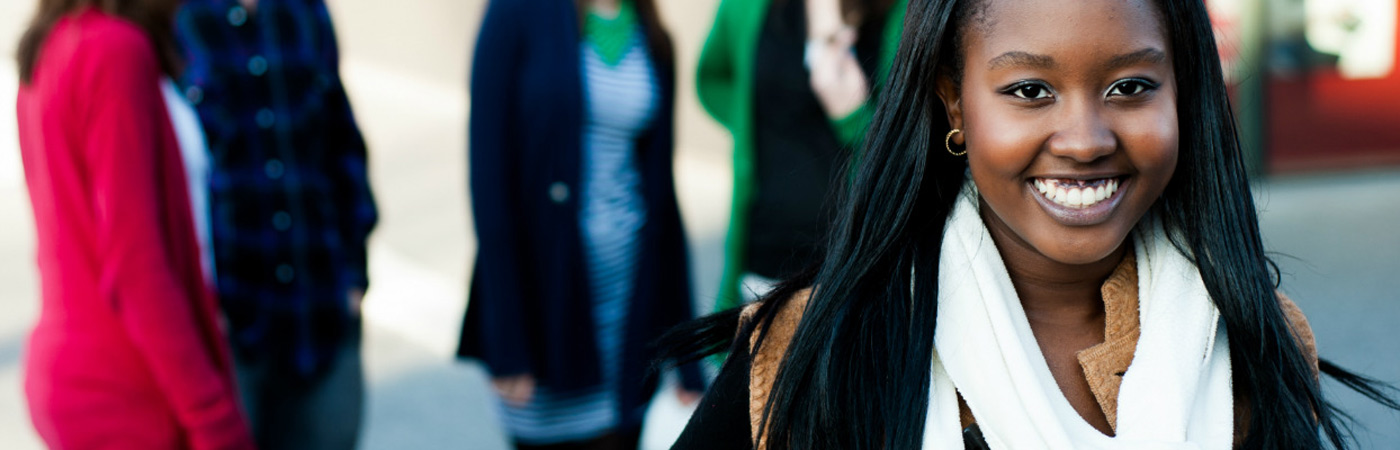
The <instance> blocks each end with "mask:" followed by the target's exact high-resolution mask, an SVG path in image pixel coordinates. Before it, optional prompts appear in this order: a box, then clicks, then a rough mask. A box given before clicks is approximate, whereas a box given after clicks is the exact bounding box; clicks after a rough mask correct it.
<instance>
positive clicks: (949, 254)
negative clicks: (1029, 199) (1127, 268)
mask: <svg viewBox="0 0 1400 450" xmlns="http://www.w3.org/2000/svg"><path fill="white" fill-rule="evenodd" d="M977 196H978V194H977V191H976V189H975V187H973V186H972V183H970V182H969V183H968V185H967V187H965V188H964V189H963V191H962V194H961V195H960V197H961V198H960V199H959V200H958V202H957V205H956V206H955V207H954V210H953V214H952V217H951V218H950V219H949V221H948V227H947V230H946V231H945V233H944V237H943V247H942V253H941V256H940V259H939V270H940V272H939V274H938V284H939V287H940V292H939V295H938V329H937V331H936V332H935V333H934V345H935V348H936V350H935V352H934V358H933V372H932V378H933V382H932V386H931V389H930V397H929V411H928V416H927V419H926V420H927V422H926V425H925V431H924V448H925V449H936V450H943V449H961V448H963V440H962V430H961V426H960V423H959V419H958V401H957V395H958V393H961V394H962V396H963V399H964V400H966V401H967V405H968V407H969V408H970V409H971V410H972V415H973V416H974V417H976V420H977V426H978V427H979V428H980V429H981V431H982V434H983V436H984V437H985V438H986V440H987V443H988V445H990V446H991V448H992V449H993V450H1002V449H1016V450H1026V449H1055V450H1074V449H1079V450H1084V449H1139V450H1156V449H1160V450H1167V449H1195V450H1214V449H1229V448H1230V446H1231V444H1232V441H1233V435H1234V410H1233V409H1234V401H1233V400H1234V399H1233V396H1232V395H1231V391H1230V352H1229V344H1228V343H1227V340H1226V336H1225V329H1224V327H1219V326H1218V324H1219V323H1220V319H1219V318H1220V313H1219V311H1217V310H1216V308H1215V305H1214V304H1213V303H1211V300H1210V295H1209V293H1207V291H1206V289H1205V285H1204V284H1202V282H1201V276H1200V273H1199V272H1198V271H1197V270H1196V267H1195V265H1194V264H1192V263H1191V261H1190V260H1188V259H1187V258H1186V257H1184V256H1183V255H1182V254H1181V253H1179V252H1178V251H1177V250H1176V248H1175V247H1173V246H1172V244H1171V243H1170V242H1169V241H1168V239H1167V237H1166V235H1165V233H1164V232H1163V230H1162V226H1161V225H1160V223H1159V222H1158V221H1156V220H1153V219H1151V216H1149V217H1148V218H1147V219H1144V220H1143V223H1142V224H1140V225H1139V226H1138V228H1137V229H1136V230H1135V232H1134V233H1133V245H1134V248H1135V250H1136V252H1137V253H1136V255H1137V264H1138V283H1139V288H1138V296H1139V298H1138V304H1139V314H1140V319H1141V337H1139V339H1138V344H1137V351H1136V353H1135V354H1134V357H1133V362H1132V365H1131V366H1129V368H1128V371H1127V373H1126V374H1125V375H1124V376H1123V381H1122V385H1121V387H1120V389H1119V394H1118V417H1117V428H1116V430H1115V431H1116V436H1114V437H1109V436H1105V435H1104V434H1103V433H1100V432H1099V431H1098V430H1096V429H1094V427H1093V426H1091V425H1089V423H1088V422H1085V421H1084V419H1083V418H1081V417H1080V416H1079V414H1078V413H1077V412H1076V411H1075V410H1074V407H1072V406H1070V404H1069V401H1068V400H1066V399H1065V396H1064V395H1063V394H1062V393H1061V392H1060V389H1059V386H1058V385H1057V384H1056V383H1055V379H1054V377H1053V376H1052V375H1051V374H1050V369H1049V366H1047V365H1046V362H1045V357H1044V356H1043V355H1042V354H1041V352H1040V347H1039V346H1038V345H1036V340H1035V336H1034V335H1033V334H1032V333H1031V328H1030V323H1029V322H1028V321H1027V320H1026V314H1025V311H1024V310H1023V309H1022V308H1021V302H1020V300H1019V299H1018V298H1017V296H1016V289H1015V287H1013V286H1012V284H1011V277H1010V276H1009V275H1008V274H1007V271H1006V266H1005V265H1004V264H1003V263H1002V260H1001V255H1000V254H999V253H998V252H997V249H996V244H995V243H993V242H992V237H991V235H990V234H989V233H988V232H987V227H986V226H985V225H984V224H983V223H982V219H981V217H980V216H979V215H978V201H977Z"/></svg>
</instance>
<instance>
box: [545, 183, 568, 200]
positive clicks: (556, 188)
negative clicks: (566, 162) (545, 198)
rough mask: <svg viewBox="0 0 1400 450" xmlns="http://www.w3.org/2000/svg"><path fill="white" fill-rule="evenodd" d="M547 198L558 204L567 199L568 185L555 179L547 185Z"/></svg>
mask: <svg viewBox="0 0 1400 450" xmlns="http://www.w3.org/2000/svg"><path fill="white" fill-rule="evenodd" d="M549 199H550V200H554V203H560V204H562V203H564V202H566V201H569V185H567V184H564V182H563V181H555V182H554V184H551V185H549Z"/></svg>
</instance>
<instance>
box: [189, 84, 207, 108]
mask: <svg viewBox="0 0 1400 450" xmlns="http://www.w3.org/2000/svg"><path fill="white" fill-rule="evenodd" d="M185 100H189V102H190V104H191V105H198V104H199V102H202V101H204V90H203V89H200V88H199V86H190V87H188V88H186V89H185Z"/></svg>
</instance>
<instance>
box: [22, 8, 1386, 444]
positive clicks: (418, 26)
mask: <svg viewBox="0 0 1400 450" xmlns="http://www.w3.org/2000/svg"><path fill="white" fill-rule="evenodd" d="M561 1H565V2H567V1H568V0H561ZM486 3H487V2H486V0H416V1H411V2H382V1H380V2H376V1H340V2H334V6H333V7H332V8H331V14H332V16H333V22H334V23H335V26H336V32H337V37H338V38H339V41H338V42H339V44H340V51H341V53H340V55H341V72H340V73H341V76H342V81H343V83H344V86H345V89H346V92H347V93H348V94H349V97H350V99H351V101H352V103H353V104H354V106H355V108H354V111H355V118H356V122H357V124H358V125H359V128H360V130H361V131H362V133H363V135H364V138H365V140H366V141H367V142H368V147H369V148H373V149H375V151H374V152H371V153H370V154H369V155H368V156H369V160H370V161H369V165H370V170H369V172H370V176H371V180H372V182H371V185H372V186H373V188H374V195H375V199H376V203H377V205H378V206H379V213H380V221H379V223H378V225H377V226H376V227H375V230H374V233H373V236H374V237H373V239H371V240H370V251H369V261H370V264H369V266H370V278H371V279H373V280H374V289H371V290H370V291H369V292H368V294H367V296H366V298H367V300H366V301H365V303H364V305H365V308H364V315H363V317H364V341H363V342H364V344H363V345H364V347H363V350H362V354H363V356H364V360H363V361H364V369H365V377H366V383H367V384H366V392H365V395H366V397H365V405H364V406H365V421H364V426H363V428H362V431H361V437H360V440H359V445H360V447H361V448H364V449H367V450H377V449H394V450H397V449H403V448H412V449H419V448H421V449H439V448H441V449H481V450H504V449H507V448H511V447H512V444H510V440H509V438H508V436H504V435H503V434H502V430H501V427H499V426H498V420H497V418H498V417H499V415H498V414H497V412H498V411H497V409H498V406H497V405H498V400H497V398H498V396H497V395H496V394H495V393H494V392H493V390H492V389H491V387H490V386H491V383H490V381H489V380H490V376H489V374H488V373H487V371H486V370H485V369H484V367H483V365H482V364H478V363H470V364H463V363H458V362H454V360H453V358H452V356H453V355H455V353H456V350H457V344H458V338H459V337H460V335H461V331H462V310H463V308H465V306H466V304H467V293H466V291H467V286H468V279H469V276H468V275H469V274H470V273H471V272H472V270H473V268H472V264H473V262H474V258H472V257H469V256H470V255H475V254H476V251H477V243H476V233H475V230H474V224H473V223H472V216H471V212H470V209H469V206H470V199H469V198H468V190H467V189H463V188H462V186H463V183H464V182H463V180H465V179H466V177H467V174H466V172H467V152H464V151H462V150H463V148H465V147H466V145H467V136H468V133H467V132H466V130H465V128H466V124H467V121H468V103H469V98H470V96H469V95H468V89H467V83H464V82H463V80H466V79H467V77H468V69H469V68H470V67H471V61H472V58H471V56H472V53H473V45H474V43H475V41H476V37H477V35H478V33H477V31H478V26H479V25H480V24H481V19H482V15H483V13H484V12H485V11H486ZM657 3H658V4H657V8H658V10H659V11H658V12H659V14H660V16H661V22H662V23H664V24H665V25H666V26H667V30H668V31H670V35H671V38H672V40H673V45H674V49H675V54H676V58H675V61H676V67H677V72H676V73H677V92H679V93H680V95H677V96H676V111H675V114H676V125H675V130H676V148H675V162H674V176H675V182H676V189H677V193H676V194H677V197H678V200H679V203H680V208H681V211H682V213H683V214H682V215H681V218H682V220H683V221H684V222H685V231H686V236H687V240H688V241H689V242H688V243H689V250H690V254H689V255H690V262H691V275H692V284H691V286H692V292H693V293H694V294H693V299H694V302H695V305H696V307H697V308H698V309H699V310H702V311H708V310H709V309H710V307H711V303H710V302H711V301H712V300H713V299H714V298H715V297H716V291H717V288H718V286H719V279H720V272H721V268H722V266H723V265H724V264H723V262H724V261H723V260H724V258H723V253H724V252H723V249H724V241H725V234H726V233H727V230H728V220H729V211H730V198H731V192H730V191H729V188H730V181H731V180H732V179H733V178H732V174H731V161H732V159H733V158H732V156H733V145H732V143H731V142H730V136H731V134H730V133H729V132H728V131H727V130H725V129H724V128H721V126H720V125H719V124H718V122H716V121H715V120H713V118H711V117H710V116H709V115H707V114H706V112H705V111H704V109H702V108H701V106H700V104H699V102H698V98H697V96H696V95H694V94H693V93H694V92H695V90H694V86H693V84H692V83H694V81H695V74H696V71H695V68H696V63H697V62H698V61H699V55H700V52H701V49H702V47H703V44H704V42H705V38H706V37H707V35H708V34H709V32H710V31H711V25H712V23H711V20H710V19H711V18H713V17H714V16H715V8H717V7H718V5H719V3H720V1H719V0H685V1H661V2H657ZM1343 3H1344V4H1345V6H1346V7H1345V8H1344V9H1346V10H1347V12H1345V13H1340V12H1337V11H1335V10H1336V9H1339V8H1341V6H1343ZM527 4H529V3H527ZM1208 4H1209V5H1210V6H1211V15H1212V18H1213V19H1217V20H1216V21H1217V22H1218V24H1217V25H1218V31H1221V34H1220V35H1219V36H1235V37H1245V36H1248V33H1243V34H1241V33H1237V32H1228V30H1227V29H1231V28H1233V29H1235V30H1252V31H1256V32H1259V33H1264V34H1265V36H1264V37H1263V38H1262V40H1261V42H1262V43H1263V44H1264V46H1263V47H1262V48H1264V49H1267V50H1269V51H1268V52H1266V53H1263V54H1258V53H1256V54H1255V56H1253V57H1240V55H1241V53H1240V52H1238V51H1237V50H1239V48H1240V46H1239V45H1238V44H1229V43H1222V45H1221V57H1222V59H1226V60H1231V61H1244V62H1251V63H1259V64H1265V63H1267V65H1266V66H1261V67H1267V68H1268V69H1267V70H1266V71H1262V72H1261V70H1265V69H1262V68H1256V69H1248V70H1243V71H1241V72H1240V74H1239V75H1242V76H1237V77H1236V78H1235V80H1237V82H1240V83H1243V82H1248V81H1251V80H1257V81H1259V82H1260V83H1261V85H1263V86H1266V87H1267V89H1266V90H1264V92H1268V93H1269V94H1268V95H1267V98H1260V97H1255V98H1256V99H1260V100H1255V101H1253V102H1250V101H1237V102H1236V103H1235V104H1236V106H1238V107H1240V109H1246V108H1265V113H1266V114H1264V116H1265V118H1266V119H1267V120H1265V121H1263V122H1258V123H1257V125H1258V126H1259V129H1261V130H1268V133H1269V135H1270V137H1269V139H1266V140H1264V141H1262V143H1261V144H1259V145H1258V146H1254V147H1252V148H1254V149H1256V150H1258V151H1259V152H1260V154H1261V155H1263V161H1265V162H1266V164H1265V166H1264V171H1263V172H1262V173H1263V174H1264V176H1263V177H1260V178H1257V179H1256V180H1257V183H1258V185H1257V186H1256V190H1255V192H1256V194H1257V195H1258V197H1259V198H1258V199H1256V201H1257V204H1258V205H1259V206H1260V227H1261V229H1262V231H1263V234H1264V238H1265V242H1266V244H1267V245H1268V248H1269V249H1270V250H1271V251H1275V252H1278V253H1279V254H1281V255H1285V256H1283V257H1280V258H1278V259H1277V262H1278V263H1279V266H1280V269H1281V272H1282V276H1283V279H1284V280H1285V283H1287V284H1288V285H1289V286H1291V290H1290V294H1292V295H1293V299H1294V300H1295V301H1297V303H1298V304H1299V306H1300V307H1301V308H1302V309H1303V311H1305V312H1306V313H1307V314H1308V319H1309V322H1310V323H1311V324H1312V326H1313V330H1314V332H1315V333H1316V335H1317V342H1318V347H1319V350H1320V351H1321V352H1322V353H1323V354H1326V355H1328V356H1329V358H1335V359H1334V360H1335V361H1336V362H1338V363H1339V364H1342V365H1344V366H1346V367H1354V368H1355V369H1357V370H1358V371H1361V372H1363V373H1367V374H1371V375H1374V376H1377V377H1378V378H1381V379H1383V380H1385V381H1388V382H1391V383H1400V358H1393V357H1389V356H1385V355H1396V354H1400V340H1396V339H1391V338H1390V336H1392V335H1393V334H1394V333H1393V329H1394V324H1395V323H1396V321H1397V318H1400V302H1396V301H1395V292H1400V277H1395V276H1394V274H1395V273H1400V256H1397V255H1400V233H1395V232H1394V231H1393V229H1394V228H1395V224H1396V223H1400V202H1396V201H1395V199H1396V198H1397V197H1400V170H1397V167H1400V166H1397V164H1396V162H1400V158H1396V156H1400V141H1397V140H1393V139H1391V137H1394V136H1396V135H1397V133H1396V131H1400V127H1395V126H1394V123H1395V121H1394V119H1393V117H1396V115H1395V114H1390V113H1389V112H1388V111H1391V110H1392V109H1391V108H1393V107H1396V106H1400V96H1397V94H1400V90H1397V89H1395V87H1400V83H1397V77H1400V68H1397V67H1395V66H1394V65H1393V64H1388V63H1387V62H1388V61H1400V59H1396V58H1393V57H1381V56H1379V55H1383V54H1392V55H1396V56H1400V55H1397V51H1400V47H1397V46H1396V44H1397V43H1400V35H1397V33H1396V30H1395V27H1394V24H1395V23H1397V21H1396V19H1397V18H1398V17H1400V16H1397V12H1396V11H1395V5H1396V4H1397V2H1396V0H1348V1H1346V2H1339V1H1337V0H1209V3H1208ZM38 5H39V1H38V0H19V1H0V48H6V49H10V50H11V51H13V49H15V48H16V47H17V46H18V42H19V37H20V34H21V32H22V31H23V29H24V28H25V26H26V24H27V19H29V18H30V17H31V16H32V15H33V12H34V11H35V10H36V9H37V7H38ZM230 5H231V3H230ZM1217 5H1225V6H1221V7H1217ZM1250 5H1254V6H1257V7H1258V8H1259V9H1250ZM1332 5H1336V7H1333V6H1332ZM1318 6H1322V7H1323V8H1318ZM1372 8H1389V9H1387V10H1388V11H1390V12H1388V13H1385V12H1377V11H1376V10H1375V9H1372ZM1252 24H1253V25H1252ZM1259 24H1263V25H1265V26H1259V27H1258V28H1251V26H1255V25H1259ZM1377 30H1379V31H1377ZM1387 30H1388V31H1387ZM1323 31H1326V33H1325V35H1319V33H1321V32H1323ZM1343 31H1344V32H1345V33H1341V32H1343ZM1285 32H1286V33H1285ZM1276 33H1285V34H1276ZM1373 33H1380V34H1379V35H1381V36H1388V37H1387V38H1385V39H1378V38H1375V37H1374V36H1376V34H1373ZM1314 35H1317V36H1319V38H1321V37H1324V36H1325V37H1328V39H1327V40H1325V41H1324V40H1320V39H1319V38H1312V37H1308V36H1314ZM1288 36H1295V37H1288ZM1297 36H1301V37H1297ZM1284 38H1286V39H1290V41H1288V42H1301V44H1298V45H1308V46H1310V47H1313V48H1314V50H1315V51H1316V52H1317V53H1320V54H1321V55H1320V56H1322V57H1324V58H1320V59H1318V60H1316V61H1314V62H1315V63H1317V64H1316V65H1310V66H1306V71H1304V72H1292V73H1291V74H1290V73H1289V72H1283V71H1281V70H1282V69H1283V67H1277V66H1276V64H1278V63H1279V62H1280V61H1282V60H1281V59H1279V58H1276V57H1275V56H1277V55H1279V54H1280V53H1279V52H1278V51H1276V50H1275V49H1274V46H1273V45H1274V44H1275V43H1277V42H1279V41H1277V39H1284ZM1339 38H1344V39H1339ZM575 42H576V43H577V41H575ZM1222 42H1223V41H1222ZM1387 51H1388V52H1389V53H1386V52H1387ZM1328 52H1336V53H1337V55H1336V58H1334V61H1341V60H1348V61H1363V62H1364V61H1366V60H1368V59H1369V60H1372V62H1373V63H1387V65H1386V66H1384V67H1381V68H1380V69H1383V70H1379V71H1375V70H1370V69H1367V70H1366V71H1359V72H1358V71H1356V70H1359V69H1363V67H1361V66H1351V64H1352V63H1346V64H1347V65H1348V66H1349V67H1355V70H1354V69H1347V72H1346V74H1343V73H1342V70H1340V69H1339V68H1337V66H1336V65H1335V64H1329V63H1326V62H1327V61H1328V59H1327V58H1331V56H1329V55H1332V53H1328ZM10 54H11V53H7V54H6V55H4V56H5V57H3V58H0V105H10V107H0V230H3V231H0V299H3V300H0V448H4V449H5V450H37V449H41V448H45V446H44V445H43V443H42V442H41V441H40V440H39V437H38V435H37V434H36V433H35V431H34V427H33V425H32V424H31V422H30V419H29V414H28V410H27V408H26V407H25V405H26V401H25V400H24V396H23V390H22V388H21V386H22V375H23V372H24V371H25V370H27V367H26V364H25V359H26V356H27V354H26V352H25V348H26V345H27V342H28V340H29V339H28V337H29V335H30V331H31V328H32V327H33V326H34V324H35V323H36V322H37V320H38V317H39V315H40V311H39V309H40V301H39V299H40V294H39V286H38V280H39V276H38V274H37V271H36V270H35V264H34V250H35V245H36V240H35V234H34V230H33V228H34V222H33V219H32V217H33V208H31V206H30V202H29V193H28V192H27V191H26V189H25V186H24V176H23V170H22V169H21V161H20V152H19V146H18V139H17V138H16V133H15V125H16V121H15V112H16V111H15V108H13V105H14V104H15V103H14V102H15V97H14V95H15V93H16V92H17V91H18V89H17V87H16V86H18V84H19V80H18V77H17V74H18V73H19V71H18V70H17V68H16V65H15V63H16V61H15V60H14V59H13V58H10V57H9V55H10ZM1245 54H1248V52H1245ZM575 55H576V56H577V55H578V54H577V53H576V54H575ZM1343 55H1344V56H1343ZM1249 66H1250V64H1239V65H1238V67H1241V68H1248V67H1249ZM1299 67H1303V66H1299ZM1371 69H1375V68H1374V67H1372V68H1371ZM579 70H581V69H579ZM1251 70H1252V72H1250V71H1251ZM1250 73H1253V74H1254V75H1253V76H1250V75H1249V74H1250ZM1285 77H1288V78H1285ZM872 80H875V79H873V78H872ZM1285 80H1291V82H1290V83H1283V81H1285ZM1295 88H1298V89H1306V90H1295ZM1343 92H1344V93H1345V94H1342V93H1343ZM1261 100H1267V101H1261ZM1288 102H1293V103H1288ZM1297 102H1303V103H1302V104H1303V106H1298V104H1297ZM1289 108H1292V110H1291V111H1290V110H1289ZM484 114H501V113H500V112H489V113H484ZM1282 114H1290V115H1292V117H1296V118H1300V119H1301V120H1304V122H1293V121H1292V120H1294V119H1284V118H1283V117H1282V116H1281V115H1282ZM1314 118H1326V119H1325V120H1326V122H1320V121H1313V120H1315V119H1314ZM1362 119H1365V120H1362ZM1284 120H1289V122H1287V123H1284V122H1282V121H1284ZM1317 120H1321V119H1317ZM1309 121H1311V122H1309ZM1300 123H1301V124H1302V125H1299V124H1300ZM1340 125H1347V128H1338V126H1340ZM1245 129H1246V131H1247V129H1248V125H1246V126H1245ZM1378 130H1379V131H1378ZM1279 131H1287V132H1288V133H1291V134H1290V135H1289V136H1296V135H1302V134H1309V133H1310V135H1311V136H1313V137H1312V139H1314V140H1315V141H1321V142H1322V144H1316V142H1314V144H1308V145H1311V147H1309V146H1308V145H1299V144H1298V142H1297V141H1293V140H1289V139H1291V138H1290V137H1288V136H1282V137H1278V136H1275V135H1274V133H1277V132H1279ZM541 133H543V132H541ZM937 138H939V139H941V138H942V136H938V137H937ZM1363 144H1364V145H1363ZM1246 148H1251V147H1250V146H1246ZM1285 148H1297V149H1300V150H1306V151H1307V152H1308V154H1309V155H1311V156H1314V157H1315V159H1311V160H1301V159H1295V158H1291V157H1285V156H1284V155H1283V153H1284V152H1285ZM1363 154H1364V155H1368V156H1366V157H1365V158H1362V157H1361V156H1360V155H1363ZM1354 155H1355V156H1357V157H1356V158H1352V156H1354ZM1369 155H1374V156H1376V158H1371V156H1369ZM1344 157H1345V158H1344ZM1333 159H1335V162H1327V161H1326V160H1333ZM1387 161H1389V162H1387ZM838 176H840V175H838ZM380 300H385V301H380ZM1377 355H1382V356H1377ZM1338 387H1339V386H1337V385H1335V384H1332V382H1330V381H1324V389H1330V390H1333V398H1337V399H1339V400H1340V401H1341V402H1342V403H1343V408H1344V409H1346V410H1347V411H1349V412H1352V413H1353V414H1355V415H1356V416H1357V417H1358V418H1359V419H1360V422H1361V423H1360V426H1358V427H1356V431H1357V433H1358V435H1359V436H1360V439H1361V442H1362V444H1361V445H1360V447H1361V448H1368V449H1371V448H1374V449H1397V450H1400V427H1396V426H1394V425H1395V423H1396V417H1395V416H1394V415H1392V414H1391V413H1390V412H1388V410H1386V409H1384V408H1383V407H1380V406H1378V405H1376V404H1375V403H1373V402H1371V401H1369V400H1367V399H1365V398H1364V397H1361V396H1357V395H1353V394H1351V391H1350V390H1349V389H1336V388H1338ZM676 397H677V396H676V395H675V391H674V389H670V388H659V389H658V391H657V395H656V397H655V398H654V400H653V401H652V403H651V406H650V408H649V409H648V412H647V415H648V417H647V419H646V420H645V421H644V426H643V430H644V431H643V447H644V448H647V449H665V448H669V447H670V446H671V442H672V441H673V440H674V437H675V436H676V435H677V434H679V433H680V429H681V427H683V426H684V425H685V421H686V420H687V419H688V418H689V417H690V413H689V412H688V411H685V410H683V409H682V408H681V406H680V405H679V404H678V403H679V402H677V398H676ZM668 411H669V412H668Z"/></svg>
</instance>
